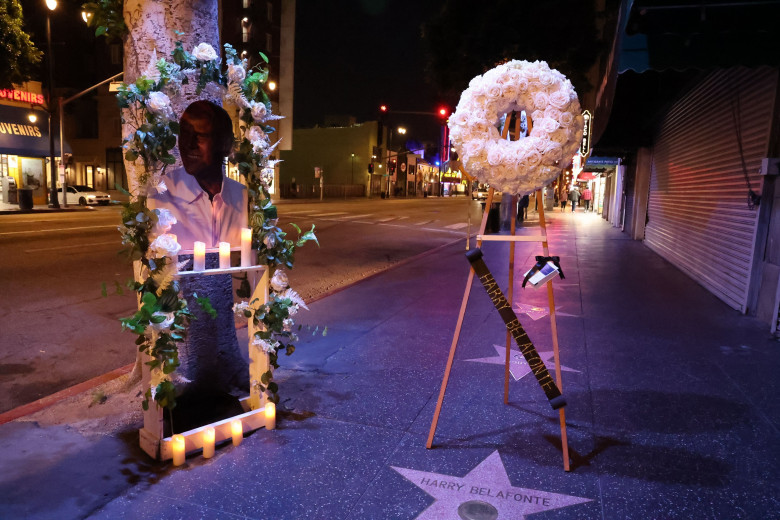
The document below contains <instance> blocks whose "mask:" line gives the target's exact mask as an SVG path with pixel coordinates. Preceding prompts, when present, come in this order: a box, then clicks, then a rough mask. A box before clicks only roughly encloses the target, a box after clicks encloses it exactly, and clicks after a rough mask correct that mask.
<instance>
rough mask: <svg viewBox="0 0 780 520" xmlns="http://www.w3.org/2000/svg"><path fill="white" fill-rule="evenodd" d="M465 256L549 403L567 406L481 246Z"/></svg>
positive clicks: (554, 406) (555, 407) (557, 406)
mask: <svg viewBox="0 0 780 520" xmlns="http://www.w3.org/2000/svg"><path fill="white" fill-rule="evenodd" d="M466 258H468V260H469V262H471V268H472V269H474V272H475V273H476V274H477V276H478V277H479V281H480V282H482V285H483V286H484V287H485V290H486V291H487V293H488V296H489V297H490V300H491V301H492V302H493V305H495V307H496V310H497V311H498V313H499V314H500V315H501V318H502V319H503V320H504V323H505V324H506V328H507V330H508V331H509V332H510V333H511V334H512V337H513V338H515V343H517V347H518V348H519V349H520V352H521V353H522V354H523V357H524V358H525V360H526V362H527V363H528V366H529V367H530V368H531V372H533V374H534V376H536V381H537V382H538V383H539V386H541V387H542V390H544V394H545V395H546V396H547V400H548V401H550V406H552V408H553V410H557V409H558V408H561V407H563V406H566V399H564V397H563V395H561V391H560V390H559V389H558V387H557V386H556V384H555V381H554V380H553V378H552V376H550V372H548V370H547V367H546V366H545V365H544V361H543V360H542V358H541V357H539V353H538V352H537V351H536V347H534V344H533V343H531V339H530V338H529V337H528V333H527V332H526V331H525V329H524V328H523V326H522V325H521V324H520V320H518V319H517V315H516V314H515V313H514V311H513V310H512V306H511V305H510V304H509V302H508V301H507V300H506V296H504V293H503V292H502V291H501V288H500V287H499V286H498V283H497V282H496V279H495V278H493V275H492V274H490V271H489V270H488V267H487V265H485V261H484V260H483V259H482V250H481V249H480V248H476V249H472V250H471V251H469V252H468V253H466ZM537 258H539V257H537Z"/></svg>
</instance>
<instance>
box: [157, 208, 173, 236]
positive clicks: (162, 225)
mask: <svg viewBox="0 0 780 520" xmlns="http://www.w3.org/2000/svg"><path fill="white" fill-rule="evenodd" d="M154 212H155V213H156V214H157V224H155V226H154V234H155V235H158V236H159V235H163V234H165V233H167V232H168V231H170V230H171V227H172V226H173V225H174V224H176V222H177V221H176V217H174V216H173V213H171V212H170V211H169V210H167V209H155V210H154Z"/></svg>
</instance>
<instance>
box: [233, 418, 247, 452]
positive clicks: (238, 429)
mask: <svg viewBox="0 0 780 520" xmlns="http://www.w3.org/2000/svg"><path fill="white" fill-rule="evenodd" d="M230 433H231V434H232V435H233V446H238V445H239V444H241V441H242V440H244V425H243V424H241V419H233V420H232V421H230Z"/></svg>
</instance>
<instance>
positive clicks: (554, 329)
mask: <svg viewBox="0 0 780 520" xmlns="http://www.w3.org/2000/svg"><path fill="white" fill-rule="evenodd" d="M536 201H537V208H538V211H539V226H540V227H541V228H542V233H543V234H544V236H545V237H547V223H546V222H545V220H544V204H543V200H542V190H539V191H538V192H537V193H536ZM542 247H543V248H544V256H550V248H549V244H548V242H547V240H546V239H545V241H544V242H542ZM547 301H548V303H549V305H550V329H551V333H552V343H553V357H554V358H555V383H556V384H557V385H558V389H560V391H561V392H563V380H562V377H561V361H560V356H559V354H558V352H559V350H558V322H557V321H556V317H555V295H554V293H553V283H552V280H549V281H548V282H547ZM558 417H559V422H560V425H561V447H562V449H563V469H564V471H569V470H570V466H569V442H568V438H567V435H566V412H565V411H564V409H563V408H559V409H558Z"/></svg>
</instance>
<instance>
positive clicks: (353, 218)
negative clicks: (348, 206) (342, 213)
mask: <svg viewBox="0 0 780 520" xmlns="http://www.w3.org/2000/svg"><path fill="white" fill-rule="evenodd" d="M371 215H373V213H366V214H365V215H347V216H346V217H339V218H337V219H336V220H356V219H359V218H366V217H370V216H371Z"/></svg>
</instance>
